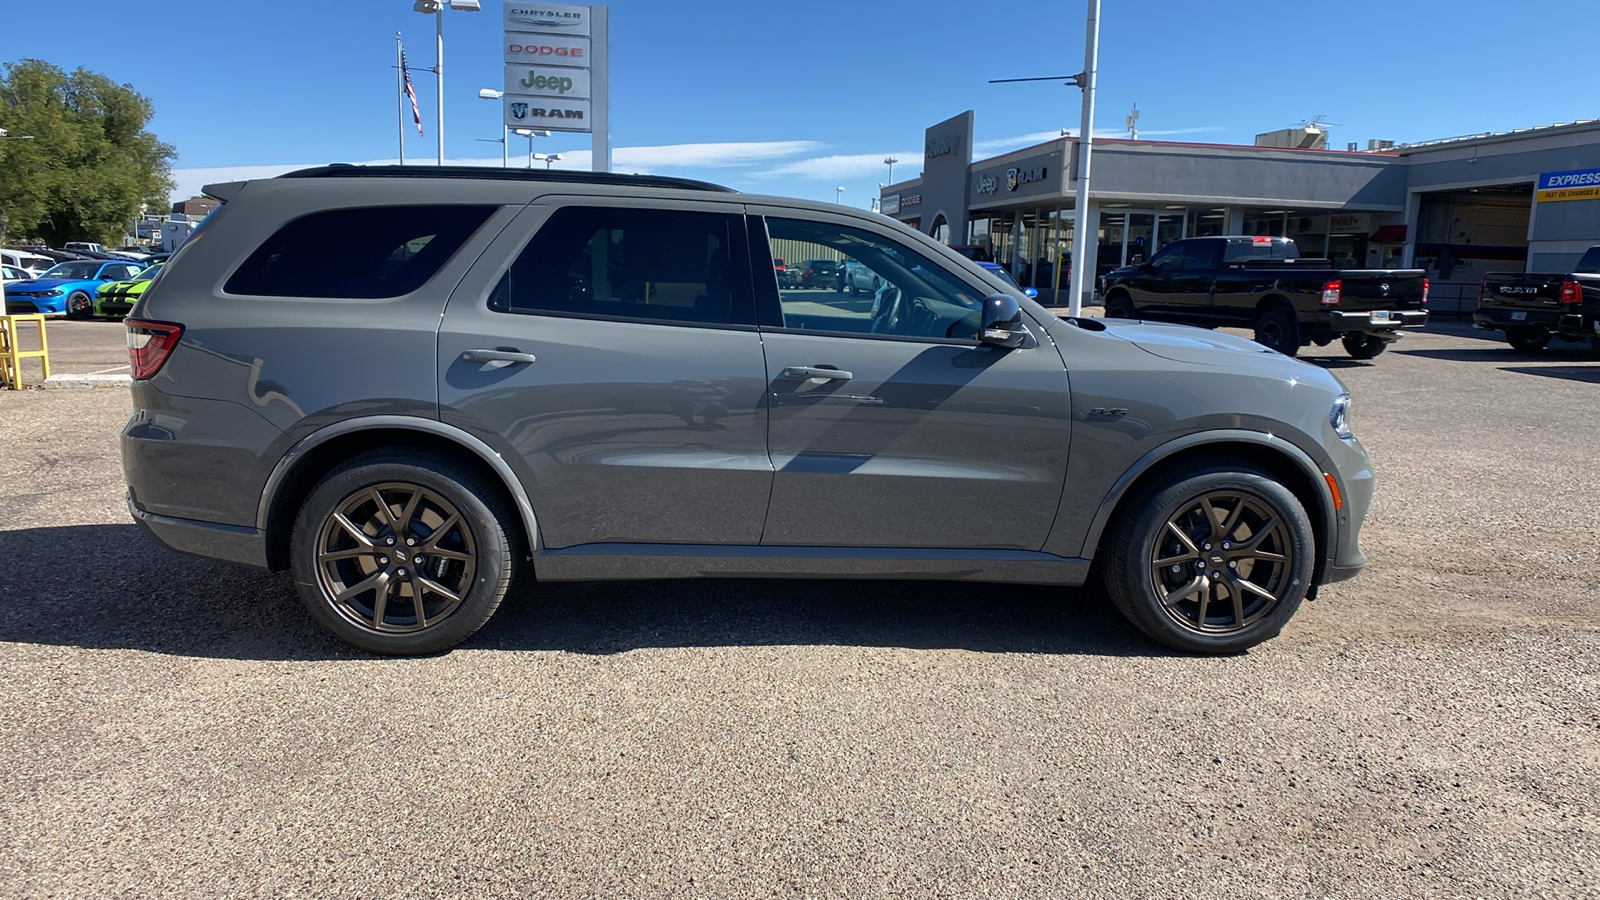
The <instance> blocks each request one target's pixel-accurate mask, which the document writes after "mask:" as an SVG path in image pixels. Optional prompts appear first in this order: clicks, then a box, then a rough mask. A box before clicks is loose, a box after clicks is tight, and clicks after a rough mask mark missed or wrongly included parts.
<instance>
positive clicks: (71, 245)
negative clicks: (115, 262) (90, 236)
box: [61, 241, 106, 253]
mask: <svg viewBox="0 0 1600 900" xmlns="http://www.w3.org/2000/svg"><path fill="white" fill-rule="evenodd" d="M61 249H63V250H66V251H68V252H70V253H104V252H106V248H105V247H103V246H101V245H100V244H96V243H94V242H92V241H67V242H66V243H65V244H62V245H61Z"/></svg>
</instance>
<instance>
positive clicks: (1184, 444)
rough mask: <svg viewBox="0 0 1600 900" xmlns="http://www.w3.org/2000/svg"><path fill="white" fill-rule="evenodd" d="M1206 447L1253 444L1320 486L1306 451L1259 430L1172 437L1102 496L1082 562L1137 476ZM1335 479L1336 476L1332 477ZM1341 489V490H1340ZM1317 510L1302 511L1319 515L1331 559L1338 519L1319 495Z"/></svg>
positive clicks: (1320, 471)
mask: <svg viewBox="0 0 1600 900" xmlns="http://www.w3.org/2000/svg"><path fill="white" fill-rule="evenodd" d="M1207 444H1254V445H1256V446H1258V447H1262V448H1265V449H1267V450H1271V451H1274V452H1276V453H1278V454H1279V455H1281V456H1283V457H1285V458H1287V459H1290V460H1293V461H1294V463H1295V465H1297V466H1298V467H1299V468H1300V470H1301V471H1302V473H1303V474H1304V475H1305V476H1306V477H1307V478H1308V479H1309V480H1310V482H1311V483H1312V484H1313V485H1322V484H1324V481H1323V477H1322V476H1323V468H1322V467H1321V466H1319V465H1318V464H1317V463H1316V461H1315V460H1313V459H1312V458H1311V456H1310V455H1309V454H1308V453H1306V451H1304V450H1302V449H1300V447H1299V445H1297V444H1294V443H1292V442H1290V441H1286V440H1284V439H1283V438H1281V437H1278V436H1277V435H1273V434H1267V433H1265V432H1260V431H1247V430H1244V429H1236V428H1228V429H1221V430H1216V431H1201V432H1196V433H1194V434H1186V435H1184V436H1182V437H1178V438H1174V439H1172V440H1170V441H1168V442H1167V443H1165V444H1162V445H1161V446H1159V447H1156V448H1155V449H1153V450H1151V451H1150V452H1148V453H1146V454H1145V455H1143V456H1141V457H1139V458H1138V459H1137V460H1135V461H1134V463H1133V465H1131V466H1129V467H1128V469H1127V471H1125V472H1123V473H1122V476H1121V477H1119V478H1118V479H1117V480H1116V481H1115V482H1114V483H1113V484H1112V485H1111V488H1110V490H1108V491H1106V496H1105V498H1104V499H1103V500H1101V501H1100V508H1099V509H1098V510H1096V511H1095V514H1094V519H1092V520H1091V521H1090V523H1089V531H1088V533H1087V534H1086V535H1085V536H1084V540H1083V547H1082V548H1081V549H1080V550H1079V552H1078V555H1079V556H1081V557H1083V558H1084V559H1089V558H1092V557H1093V556H1094V550H1095V548H1097V547H1099V546H1100V539H1101V537H1103V536H1104V534H1105V530H1106V526H1107V525H1108V524H1110V522H1111V516H1112V514H1113V513H1115V512H1116V510H1117V507H1118V505H1119V504H1121V503H1122V501H1123V499H1124V497H1125V496H1126V495H1127V493H1128V488H1130V487H1132V486H1133V483H1134V482H1135V481H1137V480H1138V479H1139V477H1140V476H1141V475H1144V474H1145V473H1146V472H1148V471H1150V470H1151V469H1152V468H1154V467H1155V466H1157V465H1160V464H1161V463H1162V462H1164V461H1165V460H1167V459H1169V458H1171V457H1172V456H1173V455H1175V454H1177V453H1181V452H1183V451H1185V450H1192V449H1194V448H1196V447H1204V446H1205V445H1207ZM1334 477H1335V478H1338V475H1334ZM1340 489H1341V490H1343V487H1342V486H1341V488H1340ZM1317 507H1318V508H1317V509H1315V510H1306V513H1307V514H1308V515H1313V516H1316V515H1320V517H1321V519H1322V528H1323V530H1322V533H1323V535H1324V543H1325V545H1326V546H1325V547H1324V548H1323V549H1324V551H1325V552H1324V553H1323V554H1322V555H1323V556H1325V557H1327V556H1331V555H1332V554H1333V553H1334V552H1335V551H1336V549H1337V548H1338V546H1339V542H1338V540H1337V536H1338V528H1339V519H1338V513H1337V512H1336V511H1335V510H1334V508H1333V503H1332V502H1331V501H1330V499H1329V498H1328V497H1326V496H1323V495H1322V494H1321V493H1319V495H1318V502H1317Z"/></svg>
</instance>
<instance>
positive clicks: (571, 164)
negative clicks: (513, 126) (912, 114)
mask: <svg viewBox="0 0 1600 900" xmlns="http://www.w3.org/2000/svg"><path fill="white" fill-rule="evenodd" d="M519 143H522V146H523V148H524V149H523V150H522V152H517V147H518V144H519ZM526 146H527V145H526V143H523V142H520V141H517V140H516V139H513V142H512V145H511V147H512V153H511V164H512V165H513V166H516V165H517V164H518V163H519V161H520V162H521V163H522V164H523V165H526V164H527V156H526V149H525V148H526ZM821 146H822V144H820V143H818V142H817V141H742V142H728V143H706V144H665V145H661V146H655V147H616V148H614V149H613V150H612V151H611V165H612V169H614V170H615V171H618V172H639V173H646V172H653V171H658V170H661V169H678V168H704V169H715V168H729V167H734V166H748V165H753V164H755V163H759V162H764V161H767V160H773V159H783V158H784V157H789V156H794V155H796V154H799V153H806V152H808V151H812V150H816V149H818V148H820V147H821ZM538 148H539V141H537V140H536V141H535V142H534V150H535V152H538ZM590 155H591V154H590V151H588V150H563V151H561V159H560V160H559V161H557V162H556V163H555V165H554V166H553V168H557V169H572V170H586V169H588V168H589V159H590ZM433 161H434V157H432V156H424V157H421V158H413V159H412V160H411V162H412V163H413V164H415V165H430V164H432V163H433ZM397 162H399V160H397V159H370V160H365V161H363V162H360V163H358V164H359V165H369V166H385V165H394V164H395V163H397ZM500 163H501V160H500V157H498V156H495V157H487V158H477V157H472V158H464V159H450V158H447V159H445V164H446V165H452V166H498V165H500ZM879 164H880V165H881V164H882V161H881V157H880V162H879ZM320 165H325V164H324V163H300V164H288V163H285V164H282V165H267V166H218V167H211V168H196V169H174V170H172V177H173V180H174V181H175V182H176V187H174V188H173V190H172V194H171V197H172V199H173V200H182V199H185V198H187V197H193V196H194V195H196V194H198V193H200V189H201V187H203V186H204V185H208V184H216V183H220V182H225V181H249V180H251V179H254V178H275V177H277V176H279V175H282V174H284V173H285V172H293V171H294V170H296V169H309V168H313V167H315V166H320ZM534 165H536V166H537V165H538V163H535V164H534Z"/></svg>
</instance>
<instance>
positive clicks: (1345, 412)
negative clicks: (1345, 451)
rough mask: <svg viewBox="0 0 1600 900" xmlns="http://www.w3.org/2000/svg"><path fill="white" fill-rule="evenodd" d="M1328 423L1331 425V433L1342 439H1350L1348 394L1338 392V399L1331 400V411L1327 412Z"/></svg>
mask: <svg viewBox="0 0 1600 900" xmlns="http://www.w3.org/2000/svg"><path fill="white" fill-rule="evenodd" d="M1328 424H1330V425H1332V426H1333V433H1334V434H1337V435H1338V436H1339V437H1340V438H1342V439H1344V440H1347V441H1348V440H1350V438H1351V437H1353V435H1351V434H1350V395H1349V394H1340V395H1339V399H1337V400H1335V401H1333V412H1330V413H1328Z"/></svg>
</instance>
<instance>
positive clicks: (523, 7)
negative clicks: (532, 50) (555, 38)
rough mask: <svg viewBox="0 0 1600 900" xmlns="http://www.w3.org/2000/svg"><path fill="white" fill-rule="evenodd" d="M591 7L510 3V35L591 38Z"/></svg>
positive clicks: (507, 23)
mask: <svg viewBox="0 0 1600 900" xmlns="http://www.w3.org/2000/svg"><path fill="white" fill-rule="evenodd" d="M590 19H591V15H590V11H589V7H587V6H570V5H568V4H565V3H507V4H506V9H505V30H506V33H507V34H512V33H516V34H563V35H577V36H582V37H588V36H589V22H590Z"/></svg>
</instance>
